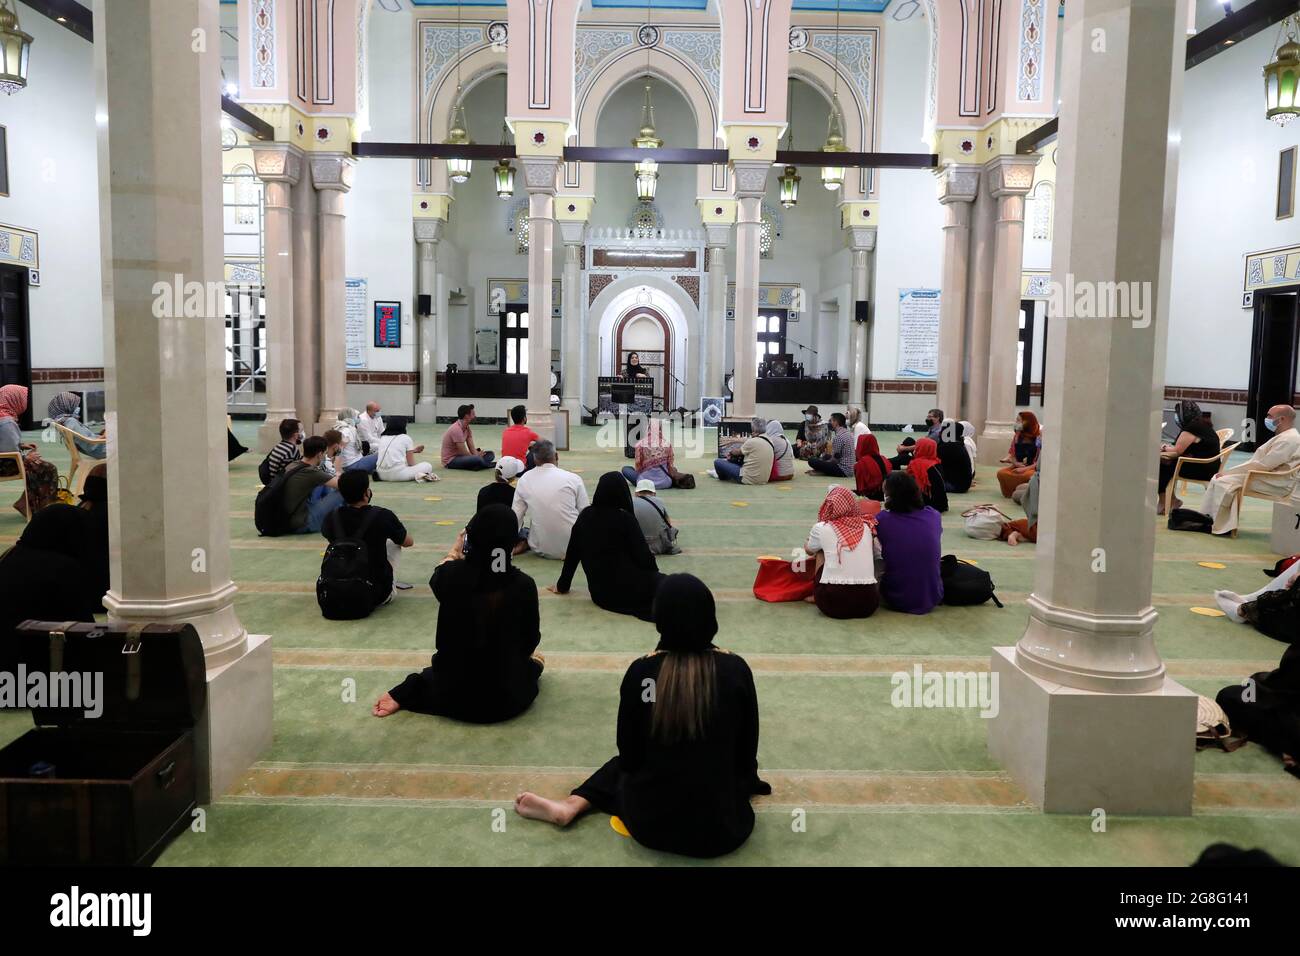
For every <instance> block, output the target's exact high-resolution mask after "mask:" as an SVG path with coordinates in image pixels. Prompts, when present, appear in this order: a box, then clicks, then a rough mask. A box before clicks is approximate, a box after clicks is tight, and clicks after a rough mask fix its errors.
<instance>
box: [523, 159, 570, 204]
mask: <svg viewBox="0 0 1300 956" xmlns="http://www.w3.org/2000/svg"><path fill="white" fill-rule="evenodd" d="M519 162H520V163H521V164H523V167H524V187H525V188H526V189H527V190H528V192H529V194H537V193H543V194H545V195H548V196H554V195H555V190H556V187H555V180H556V177H557V176H558V175H559V172H560V160H559V159H558V158H557V157H555V156H521V157H519Z"/></svg>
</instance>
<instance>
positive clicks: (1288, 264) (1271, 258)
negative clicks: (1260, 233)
mask: <svg viewBox="0 0 1300 956" xmlns="http://www.w3.org/2000/svg"><path fill="white" fill-rule="evenodd" d="M1296 284H1300V246H1290V247H1289V248H1286V249H1265V250H1263V251H1261V252H1248V253H1246V277H1245V281H1244V283H1243V285H1242V291H1243V292H1253V291H1254V290H1256V289H1265V288H1268V287H1270V286H1279V285H1296Z"/></svg>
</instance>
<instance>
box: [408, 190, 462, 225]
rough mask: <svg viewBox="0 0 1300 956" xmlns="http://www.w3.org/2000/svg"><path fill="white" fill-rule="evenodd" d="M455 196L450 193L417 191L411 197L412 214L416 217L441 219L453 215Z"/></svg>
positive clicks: (444, 219)
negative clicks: (452, 208) (452, 207)
mask: <svg viewBox="0 0 1300 956" xmlns="http://www.w3.org/2000/svg"><path fill="white" fill-rule="evenodd" d="M452 199H453V197H452V196H451V195H450V194H448V193H416V194H415V195H414V196H413V197H411V215H412V216H413V217H414V218H416V219H441V220H443V221H444V222H445V221H446V220H447V219H448V218H450V216H451V203H452Z"/></svg>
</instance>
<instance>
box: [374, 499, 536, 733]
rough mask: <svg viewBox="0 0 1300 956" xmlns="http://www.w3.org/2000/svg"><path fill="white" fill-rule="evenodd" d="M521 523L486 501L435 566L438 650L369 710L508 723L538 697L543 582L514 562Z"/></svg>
mask: <svg viewBox="0 0 1300 956" xmlns="http://www.w3.org/2000/svg"><path fill="white" fill-rule="evenodd" d="M518 530H519V526H518V524H517V523H516V522H515V516H514V513H513V512H511V510H510V509H509V508H507V507H506V506H505V505H488V506H487V507H486V508H484V509H483V510H482V511H480V512H479V513H478V514H476V515H475V516H474V517H473V518H471V519H470V522H469V525H468V527H466V528H465V530H464V531H462V532H461V533H460V536H459V537H457V539H456V545H455V547H453V548H452V550H451V551H450V552H448V554H447V556H446V557H445V558H443V560H442V563H441V564H439V565H438V567H437V568H435V569H434V572H433V577H431V578H430V579H429V587H430V588H432V589H433V594H434V597H436V598H437V599H438V631H437V636H436V637H435V643H436V651H435V653H434V655H433V658H432V659H431V660H430V661H429V666H428V667H426V668H425V669H424V670H423V671H421V672H420V673H418V674H410V675H408V676H407V678H406V680H404V681H402V683H400V684H398V685H397V686H396V687H394V688H393V689H392V690H390V691H389V692H388V693H387V694H384V695H383V696H381V697H380V698H379V700H378V701H376V702H375V706H374V708H373V709H372V711H371V713H373V714H374V716H376V717H387V716H389V715H390V714H393V713H396V712H397V711H398V710H410V711H414V712H416V713H421V714H436V715H439V716H442V717H453V718H455V719H456V720H463V721H467V722H469V723H475V724H494V723H498V722H499V721H503V720H509V719H510V718H511V717H515V716H517V715H519V714H521V713H523V712H524V711H525V710H527V709H528V708H529V706H530V705H531V704H532V702H533V701H534V700H535V699H536V698H537V692H538V686H537V684H538V678H540V677H541V675H542V667H543V661H542V658H541V655H539V654H537V653H536V651H537V645H538V644H539V643H540V642H541V639H542V633H541V617H540V615H539V613H538V603H537V584H536V583H535V582H534V581H533V579H532V578H531V577H529V576H528V575H527V574H525V573H524V572H523V571H520V570H519V569H518V568H516V567H515V566H514V564H513V563H512V562H511V551H512V550H513V549H514V544H515V535H516V534H517V533H518Z"/></svg>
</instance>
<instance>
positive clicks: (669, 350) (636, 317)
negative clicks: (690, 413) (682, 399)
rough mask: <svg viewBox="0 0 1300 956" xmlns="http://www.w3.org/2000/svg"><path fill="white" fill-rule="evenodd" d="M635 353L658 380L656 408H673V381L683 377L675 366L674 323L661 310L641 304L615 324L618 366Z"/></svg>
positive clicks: (624, 366) (655, 380)
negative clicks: (671, 387)
mask: <svg viewBox="0 0 1300 956" xmlns="http://www.w3.org/2000/svg"><path fill="white" fill-rule="evenodd" d="M633 352H635V353H636V354H637V357H638V358H639V359H640V362H641V364H642V365H644V366H645V369H646V371H647V372H649V373H650V377H651V378H652V379H653V380H654V383H655V387H654V395H655V400H656V401H655V406H656V408H659V409H663V410H667V409H669V408H671V407H672V398H673V396H672V390H671V389H670V388H669V383H671V382H673V381H674V380H675V379H676V378H678V377H679V376H677V375H676V372H675V369H674V366H673V332H672V326H671V325H670V324H669V322H668V319H667V318H665V316H664V314H663V313H662V312H660V311H659V310H658V309H656V308H653V307H651V306H643V305H638V306H636V307H634V308H632V309H629V310H628V311H627V312H625V313H624V314H623V315H622V316H620V317H619V318H618V320H617V321H616V322H615V323H614V356H613V360H614V368H616V369H624V368H626V367H627V359H628V356H630V355H631V354H632V353H633Z"/></svg>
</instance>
